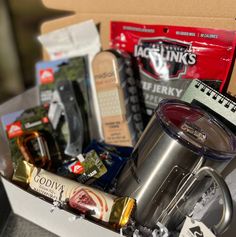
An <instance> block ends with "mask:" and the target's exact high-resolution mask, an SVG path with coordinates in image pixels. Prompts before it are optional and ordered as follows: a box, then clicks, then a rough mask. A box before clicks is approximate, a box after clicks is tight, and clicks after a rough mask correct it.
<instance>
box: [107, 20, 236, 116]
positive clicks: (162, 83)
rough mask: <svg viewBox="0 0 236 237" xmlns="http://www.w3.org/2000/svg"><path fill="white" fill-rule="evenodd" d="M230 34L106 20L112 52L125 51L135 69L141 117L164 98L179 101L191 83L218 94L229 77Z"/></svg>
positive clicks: (232, 35) (233, 37)
mask: <svg viewBox="0 0 236 237" xmlns="http://www.w3.org/2000/svg"><path fill="white" fill-rule="evenodd" d="M235 42H236V34H235V32H234V31H227V30H219V29H209V28H194V27H182V26H163V25H143V24H136V23H127V22H111V45H112V48H115V49H119V50H121V51H125V52H128V53H130V54H131V55H132V56H133V58H134V61H135V62H136V64H137V66H138V69H139V70H138V74H137V76H136V78H138V79H139V80H138V81H139V82H140V87H141V92H142V93H141V98H142V100H143V102H144V107H145V110H146V111H145V114H146V115H148V117H149V116H151V115H152V113H153V111H154V110H155V108H156V106H157V105H158V103H159V102H160V101H161V100H162V99H165V98H180V97H181V96H182V94H183V92H184V91H185V90H186V88H187V87H188V85H189V83H190V82H191V80H192V79H200V80H203V81H204V82H205V83H207V84H208V85H210V86H212V87H213V88H214V89H216V90H218V91H220V92H221V91H222V89H223V88H224V85H226V83H227V79H228V78H229V77H230V75H229V74H230V73H229V72H230V71H231V70H230V68H231V65H232V59H233V54H234V49H235Z"/></svg>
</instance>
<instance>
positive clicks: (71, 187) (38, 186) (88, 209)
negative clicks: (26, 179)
mask: <svg viewBox="0 0 236 237" xmlns="http://www.w3.org/2000/svg"><path fill="white" fill-rule="evenodd" d="M30 188H31V189H32V190H33V191H35V192H37V193H39V194H41V195H42V196H45V197H48V198H50V199H53V200H57V201H61V202H67V201H68V202H69V205H70V206H71V207H72V208H75V209H77V210H78V211H80V212H82V213H85V214H90V215H91V216H94V217H95V218H97V219H100V220H102V221H105V222H108V221H109V217H110V214H111V210H112V206H113V204H114V198H115V197H114V196H112V195H110V194H106V193H104V192H101V191H99V190H97V189H94V188H90V187H88V186H85V185H82V184H79V183H77V182H75V181H71V180H68V179H66V178H63V177H60V176H58V175H55V174H52V173H50V172H48V171H45V170H42V169H37V168H35V169H34V170H33V172H32V175H31V180H30Z"/></svg>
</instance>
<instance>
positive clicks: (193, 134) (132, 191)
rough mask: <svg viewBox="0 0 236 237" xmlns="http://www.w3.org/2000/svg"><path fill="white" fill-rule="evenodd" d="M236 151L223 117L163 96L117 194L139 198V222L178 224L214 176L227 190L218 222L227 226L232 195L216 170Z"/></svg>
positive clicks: (120, 182)
mask: <svg viewBox="0 0 236 237" xmlns="http://www.w3.org/2000/svg"><path fill="white" fill-rule="evenodd" d="M235 156H236V141H235V136H234V135H233V133H232V132H231V131H230V130H229V129H227V128H226V127H225V126H224V125H223V124H222V123H221V122H220V121H218V120H217V119H216V118H214V117H212V116H211V115H210V114H208V113H207V112H206V111H204V110H203V109H201V108H199V107H194V106H192V105H190V104H188V103H185V102H182V101H179V100H163V101H162V102H161V103H160V104H159V105H158V107H157V110H156V112H155V114H154V115H153V117H152V119H151V120H150V122H149V124H148V126H147V127H146V129H145V131H144V132H143V135H142V136H141V138H140V140H139V141H138V143H137V144H136V146H135V148H134V151H133V154H132V157H131V159H130V160H129V161H128V163H127V165H126V166H125V168H124V170H123V171H122V172H121V175H120V176H119V179H118V187H117V190H118V194H119V195H124V196H131V197H133V198H135V199H136V202H137V209H136V211H135V219H136V221H137V222H138V223H139V224H142V225H144V226H147V227H154V226H155V225H156V223H157V222H158V221H159V222H162V223H163V224H165V225H166V226H168V227H169V228H176V226H177V225H179V224H180V223H181V221H183V219H184V217H185V215H187V214H189V213H188V212H189V211H191V210H190V209H191V208H193V205H194V204H195V203H196V202H197V201H198V199H199V198H200V197H201V195H202V194H203V192H204V191H206V189H207V188H208V187H209V185H210V184H211V183H212V179H213V180H214V181H215V182H216V183H217V184H218V185H219V186H220V188H221V189H222V190H223V193H224V197H223V199H224V201H225V204H224V208H225V210H224V217H223V219H222V220H221V223H220V226H217V228H218V229H217V231H218V232H223V231H224V230H225V228H226V227H227V226H228V225H229V222H230V219H231V217H232V199H231V196H230V193H229V190H228V188H227V186H226V185H225V182H224V180H223V179H222V178H221V176H220V175H218V172H219V173H220V172H221V171H222V170H223V169H224V168H225V166H226V165H227V164H228V163H229V161H230V160H232V159H233V158H234V157H235ZM205 176H207V177H206V178H205ZM209 176H211V177H212V178H209ZM190 187H191V194H192V195H191V194H189V193H190ZM186 197H188V198H187V201H186ZM225 213H226V216H225ZM217 231H216V232H217Z"/></svg>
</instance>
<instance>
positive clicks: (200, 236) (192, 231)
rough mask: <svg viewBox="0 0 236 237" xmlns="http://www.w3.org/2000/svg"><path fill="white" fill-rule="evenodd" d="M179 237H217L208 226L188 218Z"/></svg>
mask: <svg viewBox="0 0 236 237" xmlns="http://www.w3.org/2000/svg"><path fill="white" fill-rule="evenodd" d="M179 237H216V236H215V235H214V234H213V233H212V232H211V230H209V229H208V228H207V227H206V225H204V224H203V223H202V222H200V221H195V220H192V219H191V218H189V217H186V220H185V223H184V226H183V228H182V230H181V232H180V235H179Z"/></svg>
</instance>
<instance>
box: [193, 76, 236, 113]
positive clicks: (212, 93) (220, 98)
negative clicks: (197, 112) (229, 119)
mask: <svg viewBox="0 0 236 237" xmlns="http://www.w3.org/2000/svg"><path fill="white" fill-rule="evenodd" d="M195 87H196V88H200V90H201V91H202V92H206V95H208V96H212V99H214V100H217V98H218V100H217V101H218V103H220V104H223V103H224V106H225V108H229V107H230V105H233V107H232V108H231V111H232V112H233V113H235V112H236V104H235V103H234V102H233V101H231V100H230V99H229V98H227V97H225V96H224V95H222V94H220V93H219V92H217V91H216V90H214V89H213V88H211V87H209V86H208V85H206V84H205V83H203V82H202V81H199V80H197V83H196V85H195Z"/></svg>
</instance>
